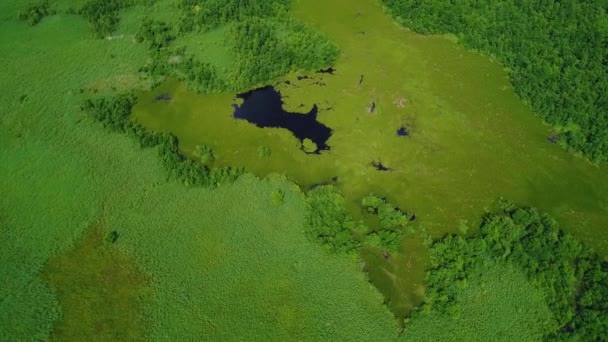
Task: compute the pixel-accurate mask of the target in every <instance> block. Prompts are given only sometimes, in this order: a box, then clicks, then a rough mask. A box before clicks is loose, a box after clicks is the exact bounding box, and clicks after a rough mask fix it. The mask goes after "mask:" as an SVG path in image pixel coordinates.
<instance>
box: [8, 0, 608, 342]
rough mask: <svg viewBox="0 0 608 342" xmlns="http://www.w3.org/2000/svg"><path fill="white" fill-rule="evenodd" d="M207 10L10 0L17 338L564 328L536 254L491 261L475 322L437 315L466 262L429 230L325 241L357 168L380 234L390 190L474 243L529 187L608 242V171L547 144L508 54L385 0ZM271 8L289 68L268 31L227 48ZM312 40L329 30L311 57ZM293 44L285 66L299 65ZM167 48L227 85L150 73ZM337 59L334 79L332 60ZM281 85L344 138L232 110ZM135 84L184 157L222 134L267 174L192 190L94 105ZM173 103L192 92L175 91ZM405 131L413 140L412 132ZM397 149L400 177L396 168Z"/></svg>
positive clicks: (324, 335) (534, 199)
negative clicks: (259, 51)
mask: <svg viewBox="0 0 608 342" xmlns="http://www.w3.org/2000/svg"><path fill="white" fill-rule="evenodd" d="M199 3H200V2H199V1H180V2H173V1H168V0H157V1H149V0H141V1H138V0H134V1H117V0H116V1H109V2H100V1H96V0H88V1H84V0H83V1H65V0H57V1H52V0H51V1H49V2H45V1H40V2H34V3H32V4H33V5H34V6H33V7H28V6H29V5H27V4H24V3H23V2H21V1H16V0H9V1H3V2H2V3H0V32H2V33H1V34H0V63H2V65H3V67H4V70H3V73H2V76H1V77H2V86H1V87H2V93H1V97H0V108H2V109H1V117H0V190H1V192H2V196H0V232H1V234H2V237H3V239H2V243H1V247H2V248H0V274H2V275H3V276H2V277H1V278H0V289H1V290H0V336H1V339H3V340H9V341H23V340H49V339H51V340H60V341H63V340H108V341H110V340H111V341H116V340H191V339H195V340H281V341H284V340H298V341H299V340H379V341H392V340H419V339H426V338H428V337H429V336H432V337H433V338H434V339H435V340H453V338H454V336H457V337H458V338H460V339H477V340H482V339H486V338H489V337H490V336H492V337H494V338H496V339H498V340H511V339H512V338H521V339H523V340H526V339H536V338H537V337H539V336H543V335H545V334H547V333H548V332H551V329H550V327H554V325H553V324H554V323H552V322H553V321H552V319H551V318H550V316H551V314H549V313H548V312H550V310H551V308H553V306H550V305H549V304H550V303H549V304H547V303H548V301H547V300H546V298H545V296H546V294H545V292H543V291H546V289H545V288H543V287H542V286H540V285H539V284H537V283H535V282H534V281H533V280H531V278H530V275H529V273H526V271H525V270H526V269H525V267H524V266H521V265H519V264H516V263H515V264H509V265H504V266H500V267H499V266H497V267H496V269H494V270H493V271H491V272H487V274H484V275H483V276H480V277H476V276H475V274H473V273H471V274H472V276H471V280H470V284H469V285H468V286H464V287H463V288H461V289H459V290H458V291H457V292H454V294H453V297H454V298H456V299H455V300H456V301H457V302H459V303H460V305H461V308H462V310H461V312H460V313H459V314H458V315H456V316H458V317H456V316H455V315H447V316H446V314H445V312H443V311H440V310H434V309H432V307H431V306H420V304H421V303H422V301H423V299H424V296H425V285H424V283H425V281H426V282H427V284H431V285H433V284H435V285H436V284H440V282H437V283H433V282H432V281H433V278H432V277H431V275H432V274H444V273H433V272H432V270H431V271H430V273H428V274H425V267H426V266H427V265H428V263H427V261H428V256H427V254H428V253H431V256H434V257H436V256H437V255H436V253H435V254H434V251H437V250H436V249H435V247H436V246H440V245H441V241H443V240H437V241H438V242H436V244H435V245H433V246H431V248H430V249H429V248H428V246H429V243H428V241H422V239H420V238H416V237H413V238H408V237H406V238H404V239H403V240H402V242H401V246H400V249H399V252H398V253H394V254H393V255H392V256H391V257H390V258H386V257H385V256H384V254H383V253H384V252H385V249H386V247H382V248H379V247H373V246H367V247H363V248H359V249H358V250H357V253H335V252H332V251H331V250H330V249H328V248H326V246H325V247H324V246H322V245H321V244H320V243H319V241H316V240H315V239H314V238H312V239H311V238H310V233H309V232H308V231H307V230H308V229H310V222H309V215H310V214H311V205H310V204H311V202H310V201H311V197H310V195H309V194H308V193H307V192H308V190H309V188H311V187H313V186H314V185H315V184H319V183H327V182H328V181H329V180H331V179H332V178H333V177H336V176H337V177H338V182H337V184H335V187H336V189H337V190H338V195H337V196H342V200H338V202H339V203H342V204H343V207H340V208H339V210H340V211H341V212H342V213H344V215H345V217H347V216H348V215H351V216H352V217H351V218H350V220H353V221H357V220H361V221H362V222H363V223H364V224H366V225H368V227H370V228H372V229H373V228H374V227H376V226H379V225H380V222H381V221H378V220H381V219H382V217H378V218H374V217H372V216H373V215H371V216H370V215H368V214H365V210H367V209H369V208H372V209H373V208H374V207H373V206H372V207H369V206H367V207H366V206H365V205H363V203H364V202H362V198H363V197H364V196H366V195H368V194H369V193H375V194H377V195H379V196H381V197H386V199H387V200H388V202H387V203H392V204H394V205H395V206H396V207H398V208H400V209H402V210H403V211H404V212H407V213H415V214H416V220H415V221H414V222H413V228H415V229H416V230H417V231H420V232H428V233H430V234H431V235H432V236H433V237H435V238H436V239H437V238H439V237H440V236H442V235H444V234H445V233H454V232H458V233H461V234H463V233H467V232H468V234H470V235H471V236H472V237H473V238H474V237H475V236H476V235H475V234H476V231H477V227H480V226H481V227H482V228H481V231H483V225H482V222H485V221H483V219H482V215H483V214H484V212H489V211H492V210H494V208H495V207H496V205H495V204H496V199H497V197H499V196H505V197H509V198H511V199H513V200H514V201H515V202H517V203H522V204H527V205H533V206H536V207H539V208H540V209H541V210H543V211H547V212H549V213H550V214H551V215H553V216H554V217H555V218H557V219H558V220H559V221H560V223H562V226H563V227H564V229H566V230H568V231H569V232H571V233H572V234H573V235H574V236H575V237H576V238H579V239H580V240H582V241H583V242H585V243H587V244H589V245H590V246H591V247H593V248H595V249H596V250H597V251H599V252H601V253H602V254H603V255H605V253H606V250H607V248H608V247H607V246H608V238H607V237H606V232H605V231H604V230H603V227H604V226H605V224H606V217H608V216H607V212H608V203H607V202H606V198H607V196H606V194H607V193H608V179H607V178H606V176H605V174H606V169H605V165H600V166H595V165H592V164H590V163H588V162H587V161H586V160H584V159H583V158H580V157H577V156H574V155H572V154H568V153H567V152H566V151H564V150H563V149H561V148H560V147H559V146H556V145H553V144H550V143H549V142H547V140H546V139H547V136H549V135H550V134H551V129H550V128H549V127H547V126H544V125H542V123H540V122H539V120H538V119H537V118H535V117H534V115H533V114H532V112H531V111H530V109H529V108H528V107H527V106H525V105H524V104H522V103H521V101H520V100H519V99H518V98H517V96H516V95H515V93H514V91H513V89H512V87H511V86H510V84H509V80H508V77H507V74H506V73H505V72H504V71H503V70H502V67H501V66H500V65H499V64H498V63H496V62H493V61H491V60H490V59H489V58H487V57H485V56H482V55H479V54H477V53H473V52H469V51H467V50H465V49H463V48H462V47H460V46H458V45H456V44H455V43H454V42H453V41H451V40H450V38H449V37H444V36H421V35H418V34H414V33H412V32H409V31H407V30H405V29H403V28H401V27H399V26H398V25H397V24H396V23H394V22H393V21H392V20H391V19H390V17H388V16H387V15H386V14H385V13H384V12H383V10H382V7H381V4H380V3H379V2H375V1H371V0H370V1H361V2H357V4H352V3H350V2H345V1H342V0H335V1H332V2H329V3H326V2H323V3H321V2H319V1H296V0H294V1H293V2H291V3H290V2H287V1H276V2H275V5H273V6H271V7H264V6H261V7H260V8H261V9H259V8H257V7H252V8H251V12H246V11H245V12H239V10H238V8H239V7H238V6H237V7H234V8H233V7H229V6H227V7H226V8H232V10H227V11H226V12H224V13H223V16H221V18H223V19H222V20H219V21H217V22H209V21H204V20H203V21H198V20H199V19H198V17H196V15H194V16H192V17H191V16H190V14H191V13H190V12H188V11H193V12H192V13H199V12H200V9H197V8H198V7H196V6H197V5H200V4H199ZM231 3H232V4H234V3H237V2H231ZM221 4H222V2H220V1H208V2H207V5H209V6H210V7H209V8H213V6H212V5H216V6H219V5H221ZM178 5H179V6H178ZM321 5H322V7H323V8H325V11H317V10H316V8H318V7H319V6H321ZM40 6H42V7H40ZM180 6H181V7H180ZM220 7H221V6H220ZM96 8H101V9H102V10H101V12H99V13H102V14H103V15H101V16H98V13H97V12H96V11H95V9H96ZM247 8H248V7H247ZM24 9H25V10H27V13H29V14H27V15H23V16H22V15H20V13H21V12H23V10H24ZM231 11H232V12H231ZM234 11H236V12H234ZM265 11H271V12H272V13H273V16H279V17H281V16H283V17H284V18H283V19H281V20H277V22H276V23H274V24H272V25H266V26H265V24H260V21H256V20H252V21H251V22H250V24H251V25H252V26H251V27H250V28H248V29H251V30H253V31H255V30H258V29H260V31H259V32H262V33H263V34H271V33H272V32H274V31H277V32H279V34H277V36H276V37H275V38H276V40H275V42H282V41H283V40H285V41H287V43H285V45H281V46H282V47H283V48H285V50H281V51H283V52H285V51H287V52H288V53H289V54H290V55H291V56H293V58H291V59H289V60H288V62H285V64H283V65H281V68H279V69H277V70H278V71H272V70H271V71H272V72H271V74H270V75H266V77H267V78H268V79H264V78H258V77H259V75H257V74H256V70H258V68H257V67H258V66H260V65H261V64H260V61H257V62H256V63H257V64H256V63H253V64H251V65H249V64H248V63H247V58H252V57H251V53H252V51H254V52H255V50H251V49H255V48H257V47H256V46H255V44H254V45H252V46H249V47H248V48H250V50H247V49H244V50H238V49H237V50H234V49H233V50H230V49H226V46H227V45H229V44H224V42H225V39H224V38H225V37H226V36H225V35H226V34H237V35H238V34H241V35H242V34H243V33H242V32H243V31H239V30H243V27H236V28H235V27H233V26H231V25H232V24H231V20H234V18H233V16H234V15H235V13H237V14H236V17H237V18H249V17H260V16H261V17H264V15H265V14H264V13H266V12H265ZM287 11H289V12H287ZM189 13H190V14H189ZM288 13H289V14H288ZM203 14H204V15H207V16H213V14H214V12H209V13H207V14H205V12H204V11H203V12H202V14H201V16H202V15H203ZM104 18H106V19H104ZM265 18H266V17H265ZM266 19H268V18H266ZM150 20H156V22H151V21H150ZM159 22H162V23H164V24H159ZM146 23H148V24H146ZM150 23H151V24H150ZM184 23H186V24H188V25H192V26H191V27H189V26H188V25H185V24H184ZM107 25H109V26H107ZM164 25H167V26H164ZM256 25H258V26H256ZM165 27H170V28H171V29H170V30H169V32H168V31H166V30H165ZM142 28H147V29H149V30H152V31H154V34H153V35H150V36H147V35H142V32H145V30H143V29H142ZM239 32H241V33H239ZM256 32H257V31H256ZM280 32H282V33H283V35H281V34H280ZM294 32H300V35H298V34H295V33H294ZM158 33H160V34H161V36H158V35H157V34H158ZM165 33H167V34H168V35H165ZM294 34H295V36H296V37H297V39H293V40H289V39H287V38H285V37H293V36H294ZM271 36H272V34H271ZM158 37H161V38H162V39H161V40H157V38H158ZM260 37H262V36H260ZM241 38H242V37H241ZM272 39H274V38H272ZM307 41H315V42H327V43H326V44H324V45H323V48H321V49H318V50H314V51H313V53H312V54H311V55H307V54H306V53H307V51H309V50H307V46H306V44H305V43H306V42H307ZM281 44H282V43H281ZM167 46H169V47H170V48H171V49H175V50H171V49H167ZM271 47H272V46H270V47H266V49H265V50H263V52H264V53H265V54H264V56H266V57H268V58H270V59H272V60H273V62H277V63H279V62H281V58H280V56H281V54H280V52H281V51H278V52H277V51H274V50H273V49H272V48H271ZM179 49H181V50H179ZM336 49H337V50H336ZM155 51H160V53H159V54H156V53H155ZM165 51H186V52H187V53H188V54H189V55H191V56H193V57H192V58H193V59H192V63H193V65H196V67H197V68H200V69H197V70H202V71H204V72H206V73H207V74H206V75H212V76H208V77H207V78H196V77H194V78H192V79H190V78H189V75H188V73H187V71H188V70H186V69H180V66H172V67H170V68H167V69H162V70H156V72H158V73H156V74H155V73H154V72H151V71H150V70H149V69H148V70H146V67H149V66H150V65H156V66H161V67H162V64H163V63H162V62H163V59H162V58H165V57H169V58H171V57H175V56H167V55H163V53H165ZM337 51H339V54H338V52H337ZM313 55H314V56H316V57H311V56H313ZM317 55H321V57H319V58H318V59H316V58H317V57H318V56H317ZM158 56H160V57H161V58H160V59H159V58H158ZM298 56H299V58H298ZM303 56H304V57H303ZM311 58H312V59H311ZM311 60H313V61H314V63H309V62H310V61H311ZM159 61H160V62H161V63H160V64H158V62H159ZM164 61H165V62H167V60H164ZM329 62H331V64H332V66H333V68H334V69H335V72H334V73H333V74H328V73H316V72H315V71H316V70H318V69H320V68H321V66H322V67H323V68H325V67H327V65H325V64H327V63H329ZM154 63H157V64H154ZM235 65H238V66H239V68H240V69H237V70H239V71H240V72H243V73H244V74H246V75H248V78H243V79H241V78H238V74H235V73H234V72H233V69H232V67H233V66H235ZM261 70H266V69H261ZM167 73H168V75H165V74H167ZM302 75H306V76H308V77H310V78H308V79H300V80H298V76H302ZM361 75H364V77H363V81H362V82H361V81H360V80H361V79H362V78H361ZM167 76H169V77H167ZM178 79H181V80H182V81H179V80H178ZM209 79H214V80H215V81H216V82H214V83H210V82H208V80H209ZM162 80H164V82H163V83H159V82H161V81H162ZM286 81H289V83H290V84H287V83H286ZM265 84H273V85H275V86H276V88H277V89H278V90H280V91H281V94H282V95H283V98H284V101H285V104H284V105H285V108H287V109H289V110H290V111H294V112H305V110H303V109H309V108H311V107H312V105H313V104H317V105H318V106H319V109H320V114H319V120H320V121H321V122H323V123H324V124H326V125H327V126H329V127H331V128H332V129H333V130H334V136H332V138H331V139H330V141H329V144H330V146H331V150H330V151H327V152H322V153H321V154H319V155H315V154H306V153H304V152H303V151H302V150H301V143H300V142H299V141H297V140H296V139H294V137H293V136H291V135H290V133H289V132H286V131H284V130H281V129H260V128H257V127H255V126H253V125H251V124H248V123H247V122H245V121H237V120H233V119H232V118H231V110H232V107H231V105H232V104H233V103H234V96H235V94H236V92H238V91H243V90H247V89H250V88H254V87H257V86H261V85H265ZM323 84H324V85H323ZM228 89H230V91H227V90H228ZM197 90H198V91H203V92H205V93H200V94H199V93H197ZM124 93H135V94H137V104H136V105H135V107H134V108H133V113H132V117H133V118H134V119H135V122H139V123H142V124H143V125H144V126H146V127H147V128H148V129H150V130H151V131H164V132H172V133H174V134H175V135H176V136H177V138H178V140H179V147H180V151H181V153H183V154H184V155H186V156H189V157H191V158H192V160H198V159H200V157H201V155H200V153H199V152H198V151H201V149H200V148H199V149H197V146H198V147H200V146H204V147H206V148H209V149H211V150H212V151H213V156H214V157H213V158H212V161H211V162H210V165H209V167H210V168H211V170H214V169H219V168H221V167H225V166H230V167H244V168H245V170H246V171H247V173H246V174H244V175H242V176H240V177H239V178H238V179H237V180H235V181H232V179H231V181H230V182H221V183H222V184H215V183H214V184H207V183H206V182H202V183H204V184H192V183H189V182H185V181H184V178H183V177H182V178H180V177H176V176H175V173H172V172H171V170H170V169H168V167H167V163H166V162H165V161H163V160H162V159H161V158H159V154H160V155H161V156H162V155H163V151H162V149H163V146H148V147H142V146H141V145H140V141H138V140H137V139H134V138H133V136H132V135H128V134H123V133H121V132H120V130H117V129H107V128H108V127H105V128H104V125H103V124H100V123H99V122H97V121H96V120H95V118H94V117H92V116H91V115H89V114H90V113H87V112H86V111H83V110H81V108H82V107H83V103H87V102H86V101H87V100H90V99H98V98H104V97H106V96H110V97H111V96H115V95H118V94H124ZM162 93H168V94H170V97H171V101H168V102H163V101H155V98H156V97H157V96H158V95H159V94H162ZM401 100H404V101H401ZM371 102H375V103H376V109H375V111H374V113H373V114H370V113H369V112H368V108H369V106H370V103H371ZM301 105H304V107H301ZM402 105H403V106H402ZM106 126H107V125H106ZM401 127H405V128H407V130H408V131H409V132H410V135H409V136H407V137H403V136H398V135H397V134H396V131H397V130H398V129H400V128H401ZM202 150H203V151H209V150H206V149H202ZM260 151H263V153H262V152H260ZM197 153H199V154H197ZM197 158H198V159H197ZM210 160H211V159H210ZM180 161H182V160H180ZM183 161H184V162H186V161H185V160H183ZM199 161H200V160H199ZM376 161H377V162H380V161H381V162H382V163H383V164H385V165H387V166H389V167H390V168H391V169H392V171H390V172H379V171H378V170H376V169H375V168H374V167H373V166H371V165H370V164H371V162H376ZM180 165H181V164H180ZM280 174H284V175H280ZM178 176H179V175H178ZM262 177H263V178H262ZM201 185H203V186H201ZM366 208H367V209H366ZM362 209H365V210H362ZM372 211H373V210H372ZM312 213H313V214H314V211H312ZM388 248H389V249H390V248H392V247H391V245H389V247H388ZM358 253H360V254H358ZM433 260H436V259H433ZM501 262H502V261H501ZM509 262H510V261H509ZM497 265H502V264H500V263H498V264H497ZM514 265H515V266H514ZM503 267H504V268H503ZM510 267H516V268H510ZM501 271H503V272H501ZM603 272H604V273H601V270H600V274H605V270H604V271H603ZM598 279H599V277H598ZM598 283H599V280H598ZM587 285H588V286H589V288H594V287H593V286H595V283H592V284H586V285H585V286H587ZM437 286H439V285H437ZM431 289H433V287H432V286H431ZM434 289H437V287H435V288H434ZM597 296H601V293H600V292H597ZM480 298H482V299H483V300H479V299H480ZM505 298H515V299H514V300H513V301H506V300H505ZM598 298H599V297H598ZM600 299H601V298H600ZM597 301H598V302H600V300H597ZM427 307H428V308H429V309H426V308H427ZM412 310H414V313H413V315H412V316H411V318H409V319H408V320H406V321H405V324H404V321H403V318H404V317H405V316H407V315H408V314H409V313H410V312H411V311H412ZM425 310H426V312H425ZM454 312H456V311H454ZM486 312H490V313H491V314H490V315H485V314H482V313H486ZM395 316H396V317H397V319H395ZM455 317H456V318H455ZM530 321H535V322H539V321H543V322H547V325H546V326H545V325H530V324H529V322H530ZM437 324H440V327H441V328H440V329H438V328H437ZM463 325H464V326H466V327H467V328H466V329H465V328H462V326H463ZM511 326H518V327H521V329H520V330H519V331H513V330H510V329H509V327H511ZM459 327H460V328H459ZM590 333H593V332H592V331H591V332H590Z"/></svg>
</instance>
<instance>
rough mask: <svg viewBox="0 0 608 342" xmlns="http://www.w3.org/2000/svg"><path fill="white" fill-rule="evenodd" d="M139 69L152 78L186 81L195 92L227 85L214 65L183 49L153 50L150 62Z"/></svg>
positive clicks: (208, 90)
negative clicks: (194, 56)
mask: <svg viewBox="0 0 608 342" xmlns="http://www.w3.org/2000/svg"><path fill="white" fill-rule="evenodd" d="M140 71H142V72H144V73H145V74H146V75H147V76H148V77H150V78H153V79H159V78H164V77H175V78H177V79H179V80H181V81H187V82H188V85H189V86H190V87H191V88H193V90H195V91H197V92H204V93H209V92H217V91H223V90H227V89H228V85H227V84H226V82H225V81H224V80H223V79H222V78H221V77H220V76H219V75H218V73H217V70H216V68H215V67H213V66H212V65H210V64H208V63H205V62H201V61H198V60H196V59H194V58H193V57H192V56H190V55H187V54H186V51H185V50H184V49H178V50H175V51H169V50H167V49H164V50H162V51H160V50H153V51H152V58H151V60H150V62H149V63H148V64H146V65H145V66H144V67H142V68H141V69H140Z"/></svg>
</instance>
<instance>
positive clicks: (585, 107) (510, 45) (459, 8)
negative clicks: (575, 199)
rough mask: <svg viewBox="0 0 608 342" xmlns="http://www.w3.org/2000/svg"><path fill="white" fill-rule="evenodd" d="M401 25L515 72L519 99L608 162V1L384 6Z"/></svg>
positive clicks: (406, 1)
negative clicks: (445, 37) (449, 38)
mask: <svg viewBox="0 0 608 342" xmlns="http://www.w3.org/2000/svg"><path fill="white" fill-rule="evenodd" d="M384 3H385V4H386V6H387V7H388V8H389V10H390V12H391V13H392V14H393V15H394V16H395V17H397V19H398V20H399V21H400V22H401V23H403V24H404V25H406V26H408V27H411V28H413V29H414V30H416V31H419V32H423V33H448V32H449V33H454V34H456V35H457V36H458V37H459V38H460V40H461V41H462V42H463V43H464V44H465V45H467V46H469V47H472V48H475V49H479V50H481V51H484V52H487V53H490V54H492V55H494V56H496V57H497V58H498V60H500V61H501V62H502V63H504V64H505V65H506V66H507V67H508V68H509V69H510V75H511V80H512V82H513V84H514V86H515V90H516V91H517V93H518V94H519V95H520V96H521V97H522V98H523V99H524V100H525V101H528V102H529V103H530V104H531V105H532V107H533V108H534V109H535V111H536V112H537V113H538V114H539V115H540V116H541V117H542V118H543V119H545V120H546V121H547V122H549V123H550V124H553V125H554V126H556V127H557V129H558V130H560V131H562V133H561V134H560V138H561V141H562V142H563V143H564V144H566V145H567V146H569V147H570V148H572V149H575V150H578V151H581V152H583V153H584V154H585V155H586V156H587V157H588V158H589V159H591V160H593V161H596V162H599V161H603V160H608V100H607V97H606V96H605V95H606V94H607V93H608V67H607V66H606V60H607V59H608V49H607V48H606V46H607V44H608V14H607V12H608V2H606V1H604V0H592V1H573V0H569V1H534V0H526V1H516V0H509V1H501V2H499V3H497V2H495V1H477V0H464V1H419V0H384Z"/></svg>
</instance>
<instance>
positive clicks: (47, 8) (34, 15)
mask: <svg viewBox="0 0 608 342" xmlns="http://www.w3.org/2000/svg"><path fill="white" fill-rule="evenodd" d="M53 14H55V11H54V10H52V9H51V3H50V2H49V0H40V1H38V2H30V3H28V4H27V5H26V6H25V8H23V9H22V10H21V11H19V20H21V21H27V23H28V24H30V25H32V26H33V25H36V24H38V23H39V22H40V20H42V18H44V17H46V16H49V15H53Z"/></svg>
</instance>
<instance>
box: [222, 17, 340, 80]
mask: <svg viewBox="0 0 608 342" xmlns="http://www.w3.org/2000/svg"><path fill="white" fill-rule="evenodd" d="M226 34H227V38H228V41H229V42H230V43H231V50H232V51H233V53H234V54H235V56H236V60H237V63H236V66H235V70H234V72H233V73H232V75H233V76H232V78H231V80H230V83H231V84H233V86H234V87H235V88H236V89H241V88H246V87H250V86H252V85H256V84H260V83H263V82H267V81H269V80H272V79H274V78H276V77H277V76H280V75H284V74H286V73H288V72H289V71H293V70H315V69H317V70H318V69H321V68H324V67H327V66H329V65H332V64H333V63H334V62H335V60H336V58H337V56H338V48H337V47H336V46H335V45H334V44H332V43H331V42H329V41H328V40H327V39H326V38H325V37H324V36H322V35H321V34H319V33H316V32H314V31H312V30H310V29H308V28H307V27H305V26H304V25H302V24H299V23H296V22H295V21H294V20H292V19H285V20H282V21H278V20H275V21H273V20H270V21H269V20H266V19H260V18H257V17H251V18H248V19H245V20H242V21H239V22H237V23H235V24H233V25H231V26H230V28H229V30H228V31H227V33H226ZM284 37H285V38H284Z"/></svg>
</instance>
